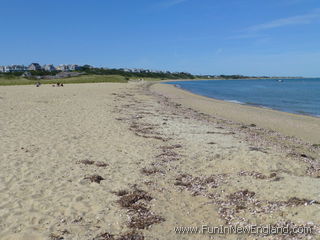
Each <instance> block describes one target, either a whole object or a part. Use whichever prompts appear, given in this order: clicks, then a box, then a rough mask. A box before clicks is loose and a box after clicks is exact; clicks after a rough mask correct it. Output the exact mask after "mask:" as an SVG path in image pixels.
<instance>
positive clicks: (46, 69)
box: [42, 64, 56, 72]
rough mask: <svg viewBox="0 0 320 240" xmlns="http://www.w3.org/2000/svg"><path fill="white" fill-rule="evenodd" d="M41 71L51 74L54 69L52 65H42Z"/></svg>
mask: <svg viewBox="0 0 320 240" xmlns="http://www.w3.org/2000/svg"><path fill="white" fill-rule="evenodd" d="M42 69H43V70H45V71H48V72H52V71H55V70H56V68H55V67H54V66H53V65H52V64H46V65H43V67H42Z"/></svg>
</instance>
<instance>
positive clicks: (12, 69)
mask: <svg viewBox="0 0 320 240" xmlns="http://www.w3.org/2000/svg"><path fill="white" fill-rule="evenodd" d="M27 69H28V68H27V67H25V66H23V65H12V66H0V72H4V73H10V72H24V71H26V70H27Z"/></svg>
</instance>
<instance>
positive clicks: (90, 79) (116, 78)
mask: <svg viewBox="0 0 320 240" xmlns="http://www.w3.org/2000/svg"><path fill="white" fill-rule="evenodd" d="M37 82H40V83H42V84H55V83H57V82H60V83H63V84H68V83H102V82H117V83H126V82H128V79H127V78H125V77H123V76H120V75H82V76H78V77H70V78H62V79H48V80H46V79H41V80H36V79H27V78H22V77H16V78H5V77H3V78H0V86H9V85H32V84H36V83H37Z"/></svg>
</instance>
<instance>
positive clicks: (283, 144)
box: [0, 83, 320, 240]
mask: <svg viewBox="0 0 320 240" xmlns="http://www.w3.org/2000/svg"><path fill="white" fill-rule="evenodd" d="M159 86H160V87H159ZM151 89H152V91H150V90H149V88H148V85H144V84H139V83H132V84H111V83H106V84H79V85H66V86H65V87H63V88H56V87H55V88H53V87H51V86H41V87H40V88H36V87H33V86H13V87H0V132H1V138H0V152H1V159H0V199H1V202H0V239H1V240H2V239H13V240H16V239H23V240H28V239H32V240H37V239H54V240H57V239H66V240H69V239H70V240H71V239H72V240H74V239H79V240H89V239H97V240H100V239H136V240H137V239H143V238H142V237H141V236H142V235H143V236H144V238H145V239H151V240H155V239H159V240H171V239H172V240H174V239H209V236H208V235H206V234H204V235H202V234H183V235H180V234H177V233H175V232H174V227H178V226H201V225H203V224H207V225H209V226H218V225H220V224H223V225H226V226H227V225H234V224H238V223H240V224H243V225H250V224H260V225H262V224H270V223H272V224H277V225H278V226H282V225H284V224H285V223H286V224H287V223H288V224H290V225H291V226H293V225H304V226H313V227H314V235H311V236H304V235H297V236H288V235H285V236H283V235H277V236H271V237H266V238H263V237H262V236H247V235H238V236H236V235H227V236H224V235H215V236H214V239H320V238H319V225H318V224H319V219H320V207H319V206H320V205H319V204H318V201H320V190H319V189H320V178H319V176H320V166H319V156H320V149H319V147H318V146H317V145H314V146H312V145H311V144H309V143H308V142H307V141H308V140H310V141H311V139H303V138H302V140H301V139H299V138H292V137H291V138H289V137H286V136H285V135H291V134H285V133H286V132H285V131H283V132H282V131H280V133H278V132H276V131H272V130H267V129H263V128H260V127H256V126H254V125H251V126H250V125H249V124H247V123H245V124H244V123H239V122H241V121H239V122H237V121H235V120H236V119H233V120H234V121H230V120H226V119H224V118H223V117H224V115H220V116H219V114H218V113H213V112H210V114H204V113H208V112H206V111H203V112H204V113H202V112H199V111H194V110H193V109H189V107H191V105H190V104H193V101H194V98H193V97H194V96H191V95H190V96H188V97H186V96H185V95H184V96H183V99H181V96H182V95H180V94H181V93H180V91H178V90H177V89H175V90H170V91H169V90H168V92H167V90H166V91H164V90H163V88H162V85H159V84H158V85H154V86H152V87H151ZM172 89H173V88H172ZM174 91H175V92H174ZM168 93H169V94H171V95H168V96H169V97H170V98H167V97H165V96H163V94H168ZM191 99H193V100H191ZM176 101H179V104H177V103H175V102H176ZM180 104H182V105H180ZM202 104H203V103H201V104H199V105H202ZM211 105H214V103H211ZM211 105H210V106H211ZM195 109H197V108H196V107H195ZM223 109H224V108H223ZM255 109H256V108H255ZM198 110H199V109H198ZM259 111H262V110H259ZM262 112H263V111H262ZM250 114H251V112H250ZM231 119H232V118H231ZM270 119H272V117H271V116H270ZM256 120H257V123H256V122H255V121H256ZM288 121H291V120H288ZM292 121H294V120H292ZM249 122H250V123H255V124H257V125H259V124H260V122H259V121H258V119H249ZM311 122H312V121H310V124H311ZM308 124H309V123H308ZM315 126H316V127H319V125H315ZM283 133H284V134H283ZM295 135H296V136H298V137H300V135H299V134H295ZM305 135H306V136H309V135H308V134H305ZM313 135H314V134H313ZM304 140H307V141H304ZM315 140H317V138H315ZM99 164H100V165H99ZM102 164H106V165H105V166H101V165H102ZM93 175H97V176H101V177H102V178H103V180H102V181H101V182H100V184H99V183H97V182H91V181H90V177H92V176H93ZM97 176H96V178H95V179H96V180H99V178H98V177H97ZM91 179H93V180H94V178H91ZM123 190H126V191H127V192H125V191H123ZM119 191H120V192H119ZM119 200H120V201H119ZM132 230H134V231H136V232H135V234H136V238H125V234H126V233H128V232H131V231H132ZM106 233H109V234H110V235H114V237H113V238H111V237H110V235H109V237H108V236H107V234H106ZM101 234H104V235H101ZM140 234H141V235H140ZM131 235H133V233H131ZM138 236H140V238H139V237H138Z"/></svg>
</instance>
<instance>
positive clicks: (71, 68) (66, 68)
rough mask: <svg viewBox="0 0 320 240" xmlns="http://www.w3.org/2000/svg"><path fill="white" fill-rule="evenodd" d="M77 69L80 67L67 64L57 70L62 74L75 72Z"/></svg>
mask: <svg viewBox="0 0 320 240" xmlns="http://www.w3.org/2000/svg"><path fill="white" fill-rule="evenodd" d="M79 69H80V67H79V66H78V65H76V64H68V65H66V64H62V65H59V66H58V67H57V70H58V71H62V72H70V71H76V70H79Z"/></svg>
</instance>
